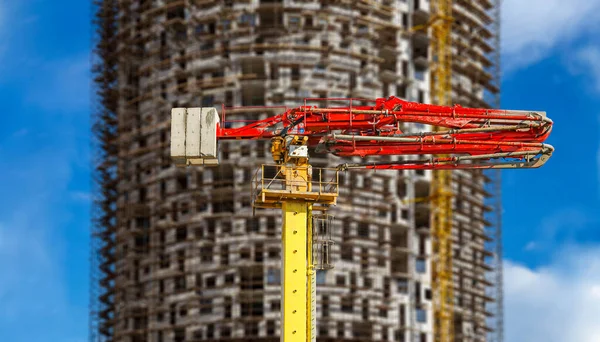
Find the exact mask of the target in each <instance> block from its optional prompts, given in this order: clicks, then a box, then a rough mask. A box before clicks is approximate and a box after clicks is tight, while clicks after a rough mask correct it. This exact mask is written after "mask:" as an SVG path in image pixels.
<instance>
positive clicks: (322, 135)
mask: <svg viewBox="0 0 600 342" xmlns="http://www.w3.org/2000/svg"><path fill="white" fill-rule="evenodd" d="M307 100H310V99H307ZM319 100H322V99H319ZM357 101H360V100H357ZM363 101H364V100H363ZM374 102H375V104H374V105H371V106H349V107H332V108H320V107H317V106H308V105H305V106H300V107H297V108H293V109H288V110H285V111H283V113H281V114H277V115H274V116H271V117H268V118H266V119H263V120H258V121H254V122H245V125H243V126H242V127H237V128H224V127H226V126H227V125H226V124H227V123H228V122H227V121H224V122H223V123H222V125H221V126H219V127H217V131H216V137H217V139H218V140H226V139H271V138H273V137H278V136H286V135H298V136H307V137H308V146H309V147H311V148H315V152H317V153H332V154H334V155H337V156H341V157H351V156H360V157H368V156H376V155H421V156H422V157H416V158H404V160H401V161H395V162H383V163H382V162H374V163H362V164H343V165H340V168H342V169H348V168H371V169H461V168H469V169H473V168H519V167H523V168H531V167H539V166H541V165H543V164H544V163H545V162H546V161H547V160H548V158H550V156H551V155H552V152H553V151H554V148H553V147H552V146H550V145H547V144H544V143H543V142H544V141H545V140H546V138H547V137H548V136H549V134H550V132H551V130H552V120H550V119H549V118H547V117H546V115H545V112H528V111H509V110H493V109H476V108H463V107H461V106H458V105H455V106H438V105H429V104H422V103H416V102H408V101H404V100H401V99H399V98H396V97H389V98H379V99H377V100H376V101H374ZM240 110H241V111H243V110H244V109H243V108H241V109H237V111H240ZM223 116H225V113H223ZM405 123H417V124H422V125H416V126H417V127H423V130H422V131H416V132H415V131H405V130H404V127H405V125H404V124H405ZM425 125H429V126H438V127H444V128H446V129H443V130H441V131H433V130H431V131H426V130H424V129H425V128H424V127H427V126H425ZM440 154H444V155H448V157H444V158H436V157H425V156H423V155H440Z"/></svg>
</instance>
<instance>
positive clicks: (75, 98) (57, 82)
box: [27, 54, 91, 112]
mask: <svg viewBox="0 0 600 342" xmlns="http://www.w3.org/2000/svg"><path fill="white" fill-rule="evenodd" d="M34 68H36V69H38V77H37V80H39V81H37V82H32V83H31V84H30V87H29V88H28V90H27V91H28V95H27V98H28V100H29V101H30V102H31V103H34V104H36V105H37V106H39V107H40V108H42V109H47V110H51V111H57V110H58V111H62V112H71V111H78V110H86V109H88V108H89V103H90V94H91V90H90V82H91V71H90V57H89V55H87V54H84V55H82V56H77V57H72V58H69V59H65V60H59V61H50V62H44V63H41V64H39V65H35V66H34Z"/></svg>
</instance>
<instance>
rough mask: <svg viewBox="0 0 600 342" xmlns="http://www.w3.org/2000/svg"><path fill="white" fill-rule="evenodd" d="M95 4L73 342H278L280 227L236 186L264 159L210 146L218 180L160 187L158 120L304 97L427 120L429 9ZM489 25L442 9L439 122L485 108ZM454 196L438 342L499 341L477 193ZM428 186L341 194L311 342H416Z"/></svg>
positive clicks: (492, 263) (170, 1)
mask: <svg viewBox="0 0 600 342" xmlns="http://www.w3.org/2000/svg"><path fill="white" fill-rule="evenodd" d="M96 2H97V3H96V7H95V8H96V29H97V35H96V37H97V41H96V42H95V43H96V54H95V57H96V58H97V60H96V61H95V66H94V72H95V77H96V78H95V82H96V90H97V101H96V104H97V107H96V108H94V113H95V114H94V115H95V118H94V127H93V129H94V133H95V138H96V140H95V143H96V146H95V147H96V148H95V157H96V159H95V176H96V177H95V181H96V187H97V188H96V197H95V198H96V203H95V207H94V225H93V227H94V230H93V239H92V273H91V275H92V279H91V284H92V293H91V301H92V302H91V305H90V306H91V313H90V315H91V319H90V332H91V335H90V340H91V341H94V342H96V341H125V342H139V341H153V342H162V341H216V340H219V341H221V340H222V341H226V340H247V339H260V340H264V341H267V340H272V341H276V340H278V339H279V334H280V307H281V303H280V282H281V279H280V278H281V277H280V268H281V257H280V254H281V239H280V236H281V218H280V217H279V216H280V215H279V213H277V212H274V211H260V210H258V211H256V212H255V213H254V212H253V208H252V204H251V185H250V182H251V179H252V177H253V175H254V173H255V171H256V170H257V169H258V168H259V167H260V165H261V164H263V163H269V162H270V153H269V143H268V141H254V142H244V143H240V142H236V143H227V142H223V143H222V144H221V147H220V151H219V153H220V156H219V159H220V161H221V165H219V166H218V167H214V168H211V167H205V168H187V169H177V168H175V167H174V165H173V163H172V161H171V158H170V155H169V134H170V121H169V120H170V112H171V108H173V107H211V106H214V107H217V109H219V110H223V109H225V108H226V109H227V113H228V114H227V116H228V124H231V125H235V124H236V121H237V122H239V123H242V122H244V120H247V119H248V118H249V116H252V118H260V117H266V116H267V115H268V114H270V113H268V111H269V110H278V109H277V108H272V109H265V108H264V106H271V107H277V106H280V107H279V109H281V110H283V109H284V108H285V107H286V106H287V107H292V106H297V105H299V104H301V103H303V101H305V99H306V98H330V100H328V102H329V104H330V105H336V104H337V103H340V104H341V103H342V100H335V99H336V98H337V99H341V98H365V99H374V98H377V97H382V96H389V95H396V96H398V97H402V98H406V99H408V100H412V101H418V102H428V101H429V100H430V78H431V69H432V68H435V67H436V66H435V61H433V60H432V58H431V52H430V45H431V37H430V36H429V35H428V31H427V24H428V23H431V22H432V20H434V19H435V18H432V16H431V15H430V10H429V6H430V3H429V1H426V0H400V1H391V0H388V1H386V0H356V1H351V0H320V1H317V0H282V1H275V0H270V1H265V0H262V1H259V0H237V1H228V0H104V1H99V0H98V1H96ZM498 18H499V5H498V4H497V3H495V2H494V1H492V0H455V1H454V2H453V30H452V31H453V34H452V46H453V48H452V60H453V63H452V74H453V77H452V86H453V94H452V95H453V101H454V102H455V103H459V104H461V105H463V106H474V107H488V106H491V105H495V103H494V102H493V101H495V100H496V99H497V94H498V92H499V88H498V71H499V59H498V58H497V55H498V52H499V51H498V41H499V40H498V39H499V38H498V32H499V29H498V28H499V21H498ZM331 98H333V100H332V99H331ZM309 101H310V100H309ZM356 101H358V102H360V100H356ZM239 106H256V109H255V110H252V111H251V112H248V111H247V110H246V111H240V110H237V109H236V107H239ZM411 128H414V127H405V129H406V130H411ZM334 159H336V157H331V156H326V157H323V156H322V157H317V158H314V157H313V158H312V159H311V162H312V164H313V165H315V166H327V165H331V164H333V165H337V164H338V163H339V162H338V161H337V160H334ZM453 177H454V181H455V182H454V198H453V206H454V211H453V212H454V232H453V239H454V249H453V255H454V258H453V259H454V280H455V288H454V298H455V301H454V307H455V313H454V336H455V340H456V341H473V342H476V341H501V340H502V309H501V308H502V305H501V298H502V291H501V290H502V287H501V285H502V284H501V264H500V263H498V262H497V260H499V258H500V256H501V243H500V242H501V241H500V225H499V220H493V219H490V218H493V217H494V215H493V211H492V209H493V206H490V203H493V200H491V198H492V197H491V196H492V195H493V193H492V192H490V189H493V182H492V179H491V178H490V175H485V174H483V173H482V172H480V171H466V170H461V171H455V172H454V176H453ZM430 180H431V172H430V171H414V170H411V171H407V170H404V171H377V172H373V171H348V172H347V173H344V174H342V175H341V176H340V196H339V200H338V205H337V206H336V207H335V208H334V209H333V210H332V211H331V213H332V214H333V215H334V216H335V220H334V221H333V222H332V226H331V230H330V233H331V238H332V240H333V241H334V242H335V244H334V246H333V249H332V257H333V260H332V264H333V265H334V268H333V269H330V270H327V271H319V273H318V274H317V286H318V289H317V293H318V296H317V304H318V306H317V312H318V316H317V333H318V337H317V338H318V339H319V340H332V341H333V340H336V341H337V340H355V341H402V342H408V341H411V342H433V341H434V336H433V322H432V320H433V312H432V303H431V298H432V294H431V261H432V253H431V250H432V248H431V236H430V216H431V212H430V209H431V208H430V205H429V204H428V201H427V200H423V199H426V198H427V197H428V195H429V192H430V186H429V184H430ZM495 195H496V196H498V195H499V194H498V193H496V194H495Z"/></svg>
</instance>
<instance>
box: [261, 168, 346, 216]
mask: <svg viewBox="0 0 600 342" xmlns="http://www.w3.org/2000/svg"><path fill="white" fill-rule="evenodd" d="M338 172H339V171H338V170H337V169H335V168H316V167H312V166H294V167H293V169H292V167H290V166H284V165H274V164H263V165H261V167H260V168H259V169H258V170H257V171H256V173H255V174H254V177H253V178H252V189H253V194H254V196H253V199H254V204H255V206H256V207H263V204H265V203H270V204H281V203H282V202H283V201H284V200H286V199H293V198H295V199H304V200H307V201H309V202H314V203H330V202H332V200H333V201H335V198H337V195H338V192H339V179H338ZM270 206H271V205H269V207H270Z"/></svg>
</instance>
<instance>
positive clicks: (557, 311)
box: [505, 248, 600, 342]
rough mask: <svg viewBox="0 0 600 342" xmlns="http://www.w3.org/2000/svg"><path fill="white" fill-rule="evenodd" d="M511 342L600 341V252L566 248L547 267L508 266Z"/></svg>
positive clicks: (507, 316) (507, 315)
mask: <svg viewBox="0 0 600 342" xmlns="http://www.w3.org/2000/svg"><path fill="white" fill-rule="evenodd" d="M505 298H506V303H505V307H506V310H505V324H506V334H505V336H506V341H507V342H521V341H527V342H565V341H577V342H598V341H600V248H595V249H581V248H566V249H564V250H563V251H562V252H561V253H559V254H558V255H557V257H556V259H555V261H554V262H553V263H552V264H551V265H549V266H547V267H542V268H537V269H531V268H528V267H526V266H523V265H520V264H515V263H512V262H510V261H507V262H506V263H505Z"/></svg>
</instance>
